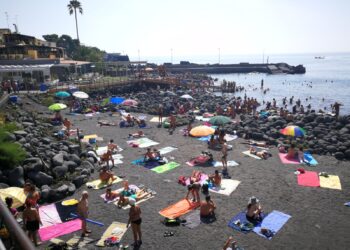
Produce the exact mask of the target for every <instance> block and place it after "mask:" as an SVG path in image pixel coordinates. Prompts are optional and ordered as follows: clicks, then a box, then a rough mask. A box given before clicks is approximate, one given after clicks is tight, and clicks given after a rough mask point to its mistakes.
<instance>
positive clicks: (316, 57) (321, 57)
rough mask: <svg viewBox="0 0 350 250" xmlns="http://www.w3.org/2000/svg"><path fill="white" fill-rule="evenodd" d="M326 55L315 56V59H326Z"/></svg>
mask: <svg viewBox="0 0 350 250" xmlns="http://www.w3.org/2000/svg"><path fill="white" fill-rule="evenodd" d="M324 58H325V57H324V56H315V59H324Z"/></svg>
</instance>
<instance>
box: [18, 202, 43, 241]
mask: <svg viewBox="0 0 350 250" xmlns="http://www.w3.org/2000/svg"><path fill="white" fill-rule="evenodd" d="M22 217H23V223H24V225H25V228H26V229H27V231H28V237H29V239H31V240H32V241H33V242H34V244H35V246H39V245H40V244H41V242H38V239H37V233H38V230H39V227H40V225H42V222H41V219H40V215H39V211H38V210H37V208H36V207H35V206H33V205H32V204H31V203H30V202H29V201H28V200H27V201H26V203H25V209H24V211H23V215H22Z"/></svg>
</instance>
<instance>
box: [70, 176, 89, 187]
mask: <svg viewBox="0 0 350 250" xmlns="http://www.w3.org/2000/svg"><path fill="white" fill-rule="evenodd" d="M87 181H88V176H87V175H79V176H77V177H75V178H74V179H73V181H72V183H73V184H74V185H75V187H76V188H80V187H81V186H82V185H83V184H84V183H86V182H87Z"/></svg>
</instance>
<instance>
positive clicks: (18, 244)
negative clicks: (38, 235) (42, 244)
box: [0, 199, 35, 250]
mask: <svg viewBox="0 0 350 250" xmlns="http://www.w3.org/2000/svg"><path fill="white" fill-rule="evenodd" d="M0 215H1V220H2V221H3V223H4V224H5V225H6V228H7V230H8V231H9V234H10V237H11V238H12V239H14V241H15V242H14V244H15V246H14V249H21V250H35V248H34V245H33V243H32V242H31V241H30V240H29V238H28V236H27V235H26V234H25V232H24V231H23V230H22V228H21V227H20V225H19V224H18V222H17V221H16V220H15V218H14V217H13V215H12V214H11V212H10V211H9V209H8V208H7V207H6V205H5V204H4V202H3V201H2V200H1V199H0Z"/></svg>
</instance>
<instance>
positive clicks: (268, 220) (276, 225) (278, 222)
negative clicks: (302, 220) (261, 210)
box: [253, 210, 292, 240]
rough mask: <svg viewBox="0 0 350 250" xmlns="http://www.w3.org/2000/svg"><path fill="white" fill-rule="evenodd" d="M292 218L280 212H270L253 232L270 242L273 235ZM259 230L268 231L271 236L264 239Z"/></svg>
mask: <svg viewBox="0 0 350 250" xmlns="http://www.w3.org/2000/svg"><path fill="white" fill-rule="evenodd" d="M291 217H292V216H290V215H288V214H285V213H282V212H279V211H276V210H274V211H272V212H271V213H269V214H268V215H267V216H266V217H265V218H264V220H263V221H262V223H261V224H260V225H258V226H256V227H255V228H254V229H253V231H254V232H255V233H256V234H258V235H260V236H262V237H264V238H266V239H269V240H271V239H272V237H273V235H275V234H276V233H277V232H278V231H279V230H280V229H281V228H282V227H283V225H284V224H286V223H287V221H288V220H289V219H290V218H291ZM261 228H266V229H269V230H270V231H271V232H272V233H273V235H271V236H270V237H266V236H265V235H263V234H262V233H261Z"/></svg>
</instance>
